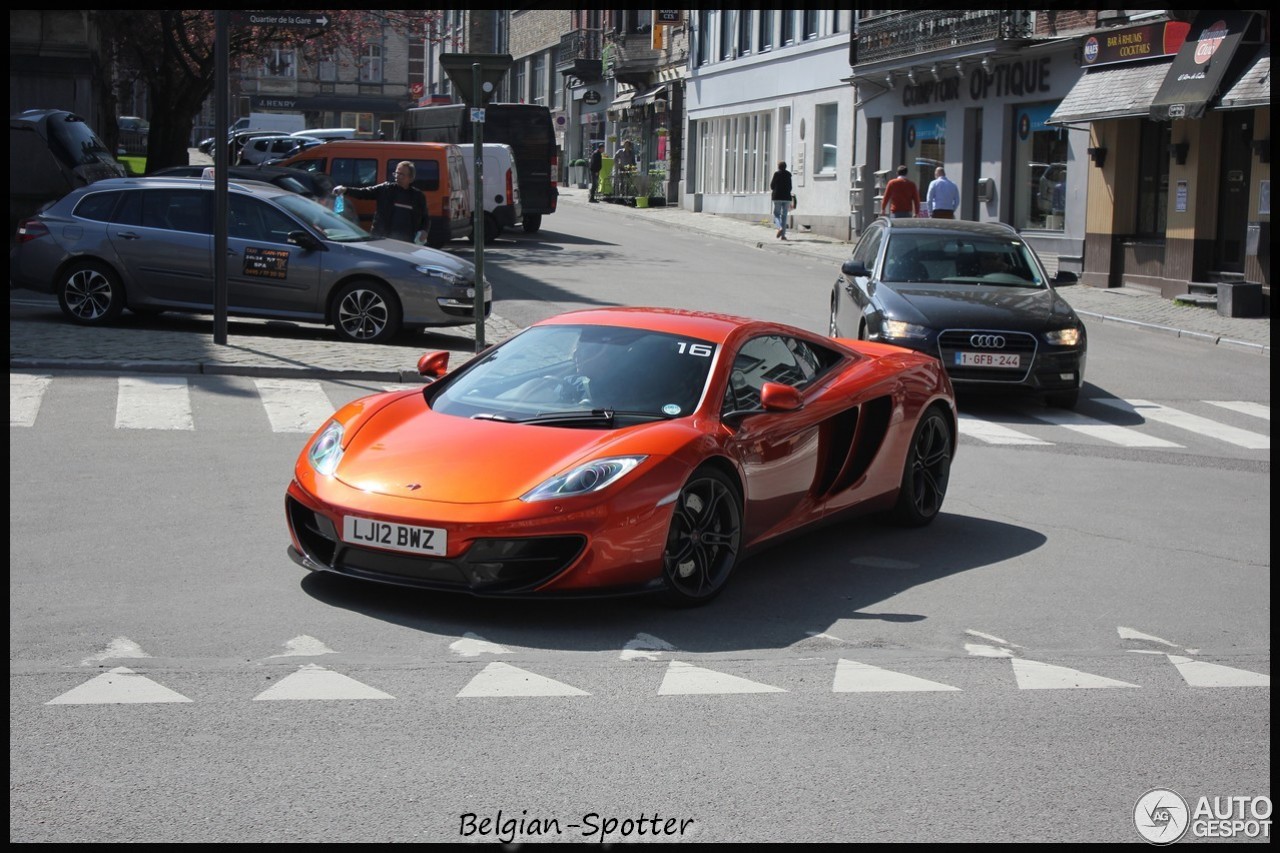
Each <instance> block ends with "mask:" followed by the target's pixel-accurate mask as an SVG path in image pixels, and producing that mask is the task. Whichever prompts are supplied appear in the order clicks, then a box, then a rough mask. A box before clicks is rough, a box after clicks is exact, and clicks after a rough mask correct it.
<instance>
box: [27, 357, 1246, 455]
mask: <svg viewBox="0 0 1280 853" xmlns="http://www.w3.org/2000/svg"><path fill="white" fill-rule="evenodd" d="M74 378H76V379H78V378H79V377H74ZM53 381H54V377H52V376H49V375H37V374H21V373H11V374H10V375H9V424H10V426H13V427H33V426H34V425H35V422H36V419H37V418H38V416H39V413H40V410H41V407H42V405H43V403H44V401H45V398H46V397H47V396H48V392H49V388H50V386H51V384H52V383H53ZM245 381H246V382H247V381H252V382H253V384H254V387H255V388H256V390H257V393H258V404H259V405H260V406H261V408H262V410H263V411H265V413H266V415H267V420H268V422H269V424H270V427H271V429H272V431H274V432H281V433H296V434H303V435H309V434H311V433H313V432H314V431H315V430H317V429H318V428H320V427H321V426H323V424H324V422H325V421H326V420H328V418H329V417H330V416H331V415H332V414H333V412H334V411H335V409H336V408H337V406H335V405H334V403H333V401H331V400H330V398H329V396H328V394H327V393H326V391H325V389H324V386H323V384H322V382H321V381H320V380H316V379H279V378H256V379H253V380H245ZM115 382H116V385H117V392H116V401H115V408H116V416H115V426H116V428H117V429H121V430H173V431H177V432H191V431H193V430H195V429H196V428H197V424H196V422H195V418H194V417H193V406H192V393H193V389H192V388H191V382H190V380H189V379H187V378H186V377H181V376H155V375H144V376H121V377H116V378H115ZM379 387H380V388H383V389H385V390H405V389H407V388H415V387H417V386H416V385H404V384H402V385H399V386H396V385H386V386H379ZM198 389H199V386H198V385H197V388H196V393H199V390H198ZM369 390H370V391H373V390H377V389H374V388H371V389H369ZM1090 402H1091V403H1097V404H1101V405H1104V406H1107V407H1109V408H1111V409H1115V410H1117V411H1120V412H1124V413H1126V414H1128V415H1129V416H1130V419H1131V420H1132V421H1133V422H1134V423H1126V424H1115V423H1109V422H1107V421H1105V420H1100V419H1098V418H1094V417H1090V416H1087V415H1084V414H1082V413H1079V412H1073V411H1066V410H1042V409H1039V408H1037V409H1035V410H1027V411H1026V415H1027V416H1028V417H1029V418H1031V419H1032V420H1034V421H1036V422H1037V423H1038V424H1045V425H1048V426H1051V427H1056V428H1061V429H1064V430H1067V431H1069V432H1072V433H1075V434H1077V435H1082V436H1085V437H1087V438H1089V439H1092V440H1094V441H1097V442H1102V443H1105V444H1111V445H1115V446H1118V447H1127V448H1148V449H1174V448H1183V447H1185V445H1184V444H1181V443H1179V442H1177V441H1173V440H1171V439H1169V438H1165V437H1160V436H1155V435H1151V434H1150V433H1149V432H1148V431H1146V430H1143V429H1139V428H1137V427H1139V426H1142V425H1144V424H1146V423H1147V422H1150V423H1155V424H1161V425H1163V426H1169V427H1174V428H1176V429H1179V430H1182V431H1185V432H1190V433H1193V434H1195V435H1197V436H1202V437H1205V438H1209V439H1210V440H1213V441H1222V442H1226V443H1228V444H1232V445H1234V446H1237V447H1244V448H1246V449H1250V450H1270V449H1271V437H1270V436H1269V435H1266V434H1263V433H1259V432H1255V431H1252V430H1247V429H1240V428H1238V427H1235V426H1231V425H1229V424H1225V423H1219V422H1218V421H1216V420H1214V419H1212V418H1207V417H1202V416H1200V415H1196V414H1193V413H1191V412H1185V411H1181V410H1179V409H1175V408H1173V407H1170V406H1164V405H1160V404H1157V403H1154V402H1151V401H1148V400H1121V399H1115V398H1109V397H1096V398H1091V401H1090ZM1201 402H1202V403H1203V404H1204V405H1205V406H1212V407H1214V408H1215V409H1219V410H1222V411H1223V412H1234V413H1237V414H1241V415H1245V416H1247V417H1253V418H1258V419H1260V420H1263V421H1268V422H1269V421H1270V420H1271V407H1270V406H1269V405H1267V404H1264V403H1255V402H1251V401H1244V400H1235V401H1231V400H1204V401H1201ZM959 428H960V434H961V435H963V436H964V437H966V438H968V439H971V440H973V441H977V442H981V443H983V444H988V445H995V446H1000V445H1010V446H1018V445H1022V446H1030V447H1051V446H1053V445H1054V444H1055V442H1054V441H1051V440H1048V439H1046V438H1042V437H1040V436H1037V435H1032V434H1031V433H1029V432H1026V431H1024V430H1020V429H1014V428H1013V427H1011V426H1008V425H1007V424H1003V423H996V422H993V421H987V420H983V419H981V418H978V417H975V416H973V415H971V414H967V413H961V414H960V417H959Z"/></svg>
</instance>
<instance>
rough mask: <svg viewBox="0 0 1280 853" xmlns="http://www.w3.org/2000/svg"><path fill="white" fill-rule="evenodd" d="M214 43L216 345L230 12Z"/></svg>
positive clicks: (223, 14) (221, 315)
mask: <svg viewBox="0 0 1280 853" xmlns="http://www.w3.org/2000/svg"><path fill="white" fill-rule="evenodd" d="M213 34H214V35H213V41H214V45H215V49H214V60H213V68H214V72H213V77H214V96H213V104H214V106H213V116H214V117H213V124H214V128H213V129H214V137H213V138H214V144H213V223H214V225H213V342H214V343H215V344H219V345H225V344H226V342H227V172H228V171H230V170H229V169H227V164H228V162H229V161H230V159H231V158H230V156H229V155H228V151H227V146H228V143H227V131H226V128H227V125H229V124H230V123H231V122H230V120H229V117H228V116H227V111H228V110H227V107H228V104H227V94H228V89H229V84H228V81H227V68H228V65H229V64H230V63H229V60H228V51H229V50H230V47H229V44H230V37H229V32H228V25H227V11H226V10H225V9H222V10H215V11H214V13H213Z"/></svg>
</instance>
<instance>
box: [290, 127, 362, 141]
mask: <svg viewBox="0 0 1280 853" xmlns="http://www.w3.org/2000/svg"><path fill="white" fill-rule="evenodd" d="M293 135H294V136H310V137H311V138H313V139H323V140H325V141H328V140H330V139H355V138H356V129H355V128H354V127H317V128H316V129H314V130H299V131H298V132H297V133H295V134H293Z"/></svg>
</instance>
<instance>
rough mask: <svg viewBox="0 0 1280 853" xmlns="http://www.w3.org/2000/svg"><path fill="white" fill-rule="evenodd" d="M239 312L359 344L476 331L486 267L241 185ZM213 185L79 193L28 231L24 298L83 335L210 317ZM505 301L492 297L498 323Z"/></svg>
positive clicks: (234, 258)
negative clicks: (322, 327)
mask: <svg viewBox="0 0 1280 853" xmlns="http://www.w3.org/2000/svg"><path fill="white" fill-rule="evenodd" d="M228 196H229V198H228V223H227V250H228V257H227V303H228V313H229V314H233V315H241V316H250V317H263V318H275V319H289V320H297V321H303V322H314V323H324V324H327V325H332V326H334V327H335V329H336V330H337V332H338V335H339V337H340V338H342V339H344V340H347V341H355V342H367V343H383V342H385V341H388V340H390V339H391V338H393V337H394V336H395V335H396V334H397V333H398V332H399V331H400V330H401V329H421V328H424V327H427V326H462V325H466V324H468V323H472V322H474V319H475V318H474V310H475V309H474V305H475V289H474V288H475V267H474V266H473V265H472V264H471V263H470V262H469V261H465V260H462V259H461V258H457V257H454V256H453V255H451V254H449V253H448V252H443V251H440V250H437V249H431V248H427V247H425V246H417V245H414V244H412V243H405V242H403V241H400V240H390V239H379V238H375V237H373V236H371V235H370V234H369V233H368V232H367V231H364V230H362V229H361V228H359V227H358V226H356V225H353V224H352V223H351V222H349V221H348V220H347V219H345V218H343V217H342V216H340V215H338V214H336V213H334V212H333V211H332V210H329V209H328V208H326V207H325V206H324V205H321V204H318V203H316V202H314V201H311V200H310V199H307V198H304V197H303V196H301V195H299V194H297V193H293V192H289V191H287V190H283V189H280V188H278V187H275V186H271V185H269V184H263V183H258V182H255V181H243V182H239V181H237V182H233V183H231V184H229V193H228ZM213 202H214V198H213V184H212V182H210V181H201V180H199V179H190V178H117V179H110V180H104V181H98V182H96V183H94V184H92V185H90V186H87V187H82V188H80V189H77V190H74V191H72V192H71V193H69V194H68V195H66V196H65V197H63V198H62V199H60V200H59V201H57V202H55V203H54V204H52V205H51V206H49V207H48V208H46V209H45V210H44V211H42V212H41V213H39V214H37V215H36V216H34V217H31V218H29V219H26V220H24V221H23V222H22V223H21V225H20V226H19V227H18V233H17V245H16V246H15V247H14V248H13V250H12V251H11V252H10V256H9V273H10V280H11V282H12V284H13V286H15V287H23V288H27V289H31V290H38V291H41V292H45V293H54V294H56V295H57V297H58V303H59V304H60V305H61V306H62V311H63V313H64V314H65V315H66V316H67V318H68V319H70V320H71V321H72V322H74V323H79V324H81V325H102V324H107V323H111V322H112V321H114V320H116V319H117V318H118V317H119V316H120V313H121V311H123V310H124V309H125V308H129V309H130V310H132V311H134V312H137V313H145V314H156V313H160V312H161V311H182V312H193V313H211V312H212V311H213V304H214V288H213V233H212V232H213V228H212V221H213V206H214V204H213ZM492 299H493V290H492V287H491V286H490V285H489V284H488V283H487V282H486V283H485V285H484V305H485V314H486V316H487V315H488V313H489V310H490V306H491V304H492Z"/></svg>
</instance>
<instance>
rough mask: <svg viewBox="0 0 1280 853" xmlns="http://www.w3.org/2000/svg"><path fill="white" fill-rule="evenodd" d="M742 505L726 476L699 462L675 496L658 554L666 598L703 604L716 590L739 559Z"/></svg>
mask: <svg viewBox="0 0 1280 853" xmlns="http://www.w3.org/2000/svg"><path fill="white" fill-rule="evenodd" d="M741 545H742V505H741V502H740V500H739V498H738V490H737V488H736V487H735V486H734V484H733V481H732V480H730V479H729V477H728V476H726V475H725V474H723V473H721V472H720V471H718V470H716V469H714V468H700V469H699V470H697V471H695V472H694V473H693V475H692V476H691V477H690V478H689V482H687V483H686V484H685V485H684V488H682V489H681V490H680V494H679V496H678V497H677V498H676V504H675V511H674V513H673V514H672V517H671V529H670V530H669V531H668V533H667V547H666V550H665V551H664V552H663V555H662V577H663V580H664V581H665V582H666V585H667V590H666V598H667V600H668V602H670V603H672V604H675V605H678V606H681V607H694V606H697V605H700V604H706V603H707V602H708V601H710V600H711V599H713V598H715V597H716V596H717V595H719V594H720V591H721V590H722V589H724V586H725V584H726V583H728V581H729V575H730V574H732V573H733V568H734V566H735V565H736V564H737V562H738V553H739V551H740V550H741Z"/></svg>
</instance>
